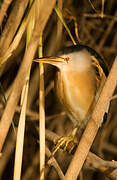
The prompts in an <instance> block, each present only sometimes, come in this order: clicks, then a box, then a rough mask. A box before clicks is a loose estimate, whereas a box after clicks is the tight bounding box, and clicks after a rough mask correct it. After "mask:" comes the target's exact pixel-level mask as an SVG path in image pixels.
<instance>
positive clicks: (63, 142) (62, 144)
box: [52, 128, 77, 155]
mask: <svg viewBox="0 0 117 180" xmlns="http://www.w3.org/2000/svg"><path fill="white" fill-rule="evenodd" d="M76 132H77V129H76V128H75V129H74V130H73V131H72V134H70V135H69V136H64V137H61V138H60V139H59V140H58V141H57V143H56V146H55V149H54V151H53V152H52V155H54V154H55V153H56V152H57V151H58V150H59V149H60V148H62V149H63V150H64V151H67V152H69V153H72V152H73V150H74V148H75V147H76V145H77V143H76V138H75V135H76Z"/></svg>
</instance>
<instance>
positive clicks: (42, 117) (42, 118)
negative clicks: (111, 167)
mask: <svg viewBox="0 0 117 180" xmlns="http://www.w3.org/2000/svg"><path fill="white" fill-rule="evenodd" d="M42 56H43V53H42V36H41V37H40V41H39V58H40V57H42ZM39 70H40V89H39V119H40V126H39V134H40V180H44V174H45V173H44V170H45V109H44V104H45V103H44V67H43V64H42V63H40V64H39Z"/></svg>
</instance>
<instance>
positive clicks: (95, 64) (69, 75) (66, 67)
mask: <svg viewBox="0 0 117 180" xmlns="http://www.w3.org/2000/svg"><path fill="white" fill-rule="evenodd" d="M35 61H37V62H43V63H49V64H52V65H54V66H56V67H57V68H58V72H57V76H56V77H57V78H56V80H55V91H56V93H57V96H58V98H59V100H60V102H61V104H62V105H63V106H64V108H65V110H66V112H67V115H68V116H69V118H70V119H71V120H72V122H73V124H74V126H75V127H78V128H79V129H83V128H84V127H85V125H86V123H87V121H88V119H89V118H90V116H91V112H92V110H93V108H94V106H95V104H96V102H97V100H98V97H99V95H100V92H101V90H102V88H103V85H104V83H105V80H106V76H107V74H108V70H107V67H106V65H105V63H104V61H103V59H102V58H101V57H100V55H99V54H98V53H97V52H96V51H95V50H93V49H92V48H89V47H88V46H84V45H76V46H70V47H67V48H65V49H64V50H62V51H60V52H59V53H58V54H57V56H56V57H48V58H42V59H38V60H35Z"/></svg>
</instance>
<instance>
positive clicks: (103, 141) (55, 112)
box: [0, 0, 117, 180]
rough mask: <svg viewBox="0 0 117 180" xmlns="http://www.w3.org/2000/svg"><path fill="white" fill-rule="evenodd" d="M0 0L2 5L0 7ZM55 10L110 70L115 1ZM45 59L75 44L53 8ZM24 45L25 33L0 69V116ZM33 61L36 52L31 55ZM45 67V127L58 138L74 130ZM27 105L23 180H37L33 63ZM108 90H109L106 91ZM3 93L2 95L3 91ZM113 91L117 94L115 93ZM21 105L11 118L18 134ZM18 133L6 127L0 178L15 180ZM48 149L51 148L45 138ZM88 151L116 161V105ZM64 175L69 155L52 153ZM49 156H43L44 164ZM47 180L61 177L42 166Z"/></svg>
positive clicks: (74, 2)
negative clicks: (14, 169)
mask: <svg viewBox="0 0 117 180" xmlns="http://www.w3.org/2000/svg"><path fill="white" fill-rule="evenodd" d="M2 3H3V2H2V1H1V6H2ZM14 3H15V1H12V2H11V4H10V6H9V8H8V10H7V13H6V16H5V17H4V21H3V23H2V26H1V29H0V33H1V35H2V32H3V30H4V28H5V25H6V22H7V20H8V18H9V16H10V14H11V12H12V9H13V7H14ZM58 7H59V8H60V10H61V12H62V15H63V17H64V19H65V22H66V24H67V26H68V27H69V30H70V31H71V33H72V35H73V37H74V39H75V41H76V42H79V43H81V44H84V45H87V46H89V47H91V48H93V49H95V50H96V51H97V52H98V53H99V54H100V55H101V56H102V57H103V58H104V60H105V62H106V64H107V66H108V69H109V70H110V68H111V66H112V64H113V61H114V59H115V56H116V52H117V33H116V30H117V1H116V0H111V1H107V0H105V1H104V0H66V1H64V0H63V1H62V0H58ZM42 38H43V55H44V56H53V55H56V53H57V52H58V51H59V50H60V49H63V48H64V47H67V46H70V45H73V42H72V41H71V39H70V37H69V35H68V33H67V31H66V29H65V28H64V25H63V24H62V23H61V21H60V20H59V18H58V16H57V14H56V12H55V11H54V10H53V12H52V14H51V16H50V17H49V20H48V22H47V24H46V27H45V29H44V32H43V36H42ZM25 46H26V33H24V35H23V37H22V39H21V41H20V43H19V45H18V47H17V49H16V50H15V51H14V52H13V54H12V56H11V57H10V58H9V59H8V60H7V62H6V63H4V64H3V66H1V68H0V83H1V85H2V88H0V92H1V93H0V116H2V113H3V111H4V107H5V100H4V97H3V94H5V97H6V98H8V96H9V94H10V92H11V90H12V84H13V81H14V79H15V77H16V76H17V72H18V69H19V67H20V65H21V63H22V58H23V56H24V52H25ZM35 57H37V54H36V55H35ZM44 69H45V77H44V80H45V112H46V129H48V130H50V131H53V132H55V133H56V134H58V135H59V136H64V135H67V134H68V133H69V132H70V131H71V128H72V127H73V125H72V123H71V121H70V120H69V119H68V117H67V115H66V114H65V112H64V111H63V109H62V107H61V105H60V104H59V102H58V99H57V97H56V95H55V93H54V78H55V73H56V68H55V67H53V66H51V65H47V64H46V65H44ZM29 85H30V86H29V92H28V103H27V112H26V129H25V140H24V152H23V166H22V178H21V179H22V180H32V179H35V180H37V179H39V152H38V150H39V148H38V147H39V141H38V119H39V116H38V106H39V104H38V94H39V93H38V92H39V68H38V64H37V63H33V64H32V68H31V76H30V83H29ZM110 88H111V87H110ZM3 92H4V93H3ZM115 93H116V91H115ZM19 113H20V105H17V108H16V112H15V115H14V118H13V122H14V125H15V129H16V131H17V127H18V122H19ZM15 141H16V134H15V132H14V130H13V127H12V126H11V127H10V131H9V134H8V136H7V139H6V141H5V145H4V149H3V152H4V153H3V156H2V158H1V159H0V180H6V179H8V180H11V179H13V167H14V154H15ZM46 145H47V146H48V148H49V149H50V150H52V149H53V147H54V144H53V142H52V141H50V140H48V139H47V140H46ZM92 152H94V153H95V154H97V155H98V156H100V157H101V158H102V159H104V160H110V161H111V160H115V161H116V160H117V101H116V99H113V100H112V101H111V107H110V110H109V115H108V120H107V121H105V122H103V124H102V127H100V129H99V131H98V134H97V136H96V138H95V141H94V143H93V146H92ZM55 157H56V159H57V161H58V162H59V165H60V167H61V169H62V171H63V172H64V173H65V172H66V170H67V167H68V165H69V162H70V160H71V158H72V155H70V154H68V153H67V152H63V150H59V151H58V152H57V153H56V155H55ZM47 160H48V157H47V156H46V162H47ZM45 179H48V180H58V179H59V176H58V174H57V173H56V171H55V169H54V168H53V167H52V166H50V167H49V166H48V165H46V175H45ZM78 179H80V180H93V179H95V180H98V179H100V180H106V179H108V178H107V177H106V176H104V174H103V173H100V172H98V171H94V170H92V169H88V168H85V167H84V168H83V169H82V172H81V174H80V177H79V178H78Z"/></svg>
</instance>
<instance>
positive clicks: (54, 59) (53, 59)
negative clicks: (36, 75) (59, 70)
mask: <svg viewBox="0 0 117 180" xmlns="http://www.w3.org/2000/svg"><path fill="white" fill-rule="evenodd" d="M33 61H34V62H38V63H47V64H52V65H57V64H59V63H67V62H68V58H63V57H42V58H39V59H34V60H33Z"/></svg>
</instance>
